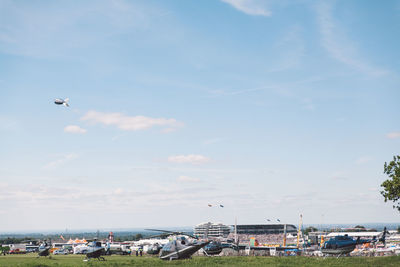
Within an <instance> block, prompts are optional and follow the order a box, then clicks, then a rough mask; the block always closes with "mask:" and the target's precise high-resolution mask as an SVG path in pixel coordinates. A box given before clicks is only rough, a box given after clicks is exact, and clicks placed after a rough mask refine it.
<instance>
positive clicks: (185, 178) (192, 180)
mask: <svg viewBox="0 0 400 267" xmlns="http://www.w3.org/2000/svg"><path fill="white" fill-rule="evenodd" d="M176 180H177V181H178V182H184V183H197V182H199V181H200V179H198V178H193V177H190V176H184V175H181V176H179V177H178V179H176Z"/></svg>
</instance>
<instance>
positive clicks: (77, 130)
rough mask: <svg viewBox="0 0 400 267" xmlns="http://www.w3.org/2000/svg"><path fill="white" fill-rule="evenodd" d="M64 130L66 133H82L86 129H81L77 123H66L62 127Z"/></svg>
mask: <svg viewBox="0 0 400 267" xmlns="http://www.w3.org/2000/svg"><path fill="white" fill-rule="evenodd" d="M64 132H66V133H76V134H84V133H86V132H87V130H86V129H83V128H81V127H79V126H77V125H68V126H66V127H65V128H64Z"/></svg>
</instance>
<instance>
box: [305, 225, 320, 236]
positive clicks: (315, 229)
mask: <svg viewBox="0 0 400 267" xmlns="http://www.w3.org/2000/svg"><path fill="white" fill-rule="evenodd" d="M316 231H318V229H317V228H315V227H313V226H309V227H307V228H306V229H305V230H304V234H305V235H308V234H309V233H310V232H316Z"/></svg>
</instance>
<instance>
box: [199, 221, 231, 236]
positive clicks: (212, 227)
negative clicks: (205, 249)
mask: <svg viewBox="0 0 400 267" xmlns="http://www.w3.org/2000/svg"><path fill="white" fill-rule="evenodd" d="M230 231H231V228H230V227H229V226H228V225H225V224H222V223H211V222H207V223H201V224H198V225H196V226H195V227H194V235H196V236H201V237H203V236H204V237H205V236H207V237H227V236H228V235H229V233H230Z"/></svg>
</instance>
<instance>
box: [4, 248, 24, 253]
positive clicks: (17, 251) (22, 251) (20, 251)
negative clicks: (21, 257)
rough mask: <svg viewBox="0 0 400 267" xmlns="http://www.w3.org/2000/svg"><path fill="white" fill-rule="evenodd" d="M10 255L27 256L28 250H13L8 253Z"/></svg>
mask: <svg viewBox="0 0 400 267" xmlns="http://www.w3.org/2000/svg"><path fill="white" fill-rule="evenodd" d="M8 253H9V254H26V250H22V249H19V248H17V249H12V250H10V251H9V252H8Z"/></svg>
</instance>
